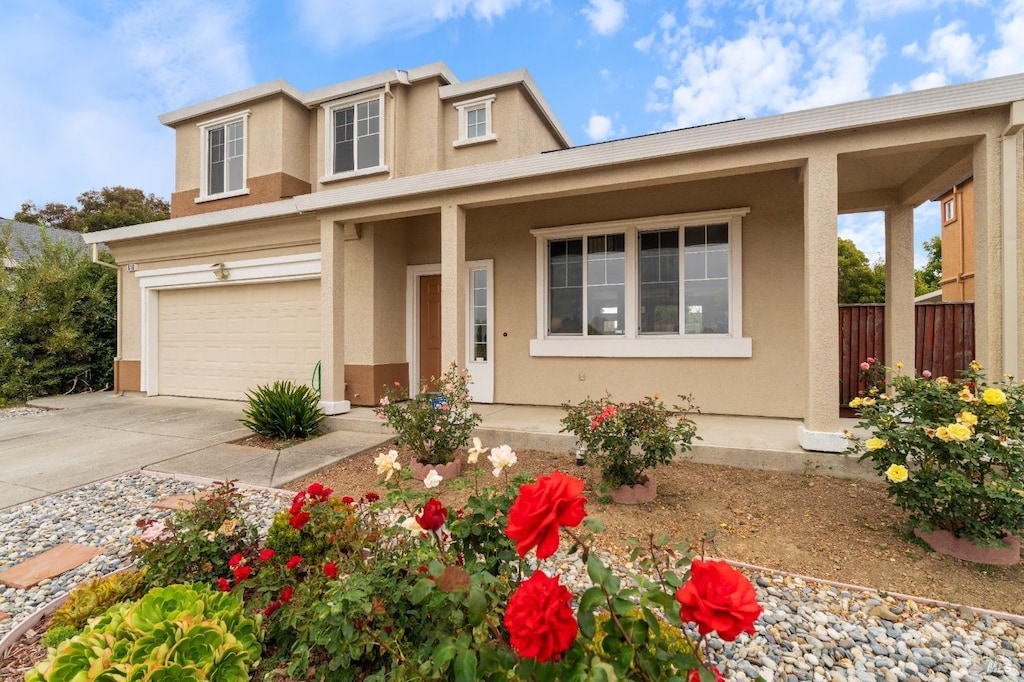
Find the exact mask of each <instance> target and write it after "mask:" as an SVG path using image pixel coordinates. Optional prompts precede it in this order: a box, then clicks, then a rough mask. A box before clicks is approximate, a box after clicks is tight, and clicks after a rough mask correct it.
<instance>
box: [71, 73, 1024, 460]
mask: <svg viewBox="0 0 1024 682" xmlns="http://www.w3.org/2000/svg"><path fill="white" fill-rule="evenodd" d="M160 120H161V121H162V122H163V123H164V124H165V125H167V126H169V127H171V128H173V129H174V130H175V133H176V136H177V159H176V171H177V172H176V186H175V192H174V195H173V198H172V217H171V219H169V220H166V221H163V222H157V223H148V224H145V225H137V226H132V227H124V228H119V229H115V230H109V231H106V232H102V233H97V234H92V235H86V239H87V240H88V241H90V242H103V243H105V244H106V245H107V246H108V247H109V248H110V251H111V253H113V255H114V257H115V258H116V261H117V264H118V266H119V268H120V273H119V287H120V288H119V292H120V297H119V311H118V313H119V320H120V326H119V339H118V359H117V387H118V388H119V389H121V390H126V391H143V392H146V393H149V394H153V395H155V394H171V395H182V396H205V397H215V398H227V399H239V398H242V396H243V392H244V390H245V389H246V388H247V387H252V386H254V385H256V384H257V383H266V382H268V381H271V380H274V379H281V378H290V379H293V380H296V381H300V382H306V381H309V380H310V377H311V375H312V374H313V371H314V367H315V366H316V365H317V363H319V365H320V367H321V372H322V398H323V405H324V407H325V408H326V410H327V411H328V412H330V413H340V412H344V411H346V410H348V409H349V407H350V405H372V404H375V403H376V402H377V400H378V399H379V398H380V396H381V391H382V387H383V386H384V385H385V384H387V383H390V382H393V381H400V382H402V383H412V384H414V385H415V384H416V383H417V382H418V380H419V378H420V377H422V376H429V375H430V374H432V373H437V372H438V371H440V368H441V367H443V366H445V365H447V363H449V362H456V363H458V365H460V366H463V367H468V368H469V370H470V372H471V373H472V375H473V393H474V397H475V399H476V400H478V401H480V402H498V403H518V404H541V405H557V404H560V403H562V402H563V401H567V400H568V401H576V400H579V399H581V398H583V397H585V396H587V395H591V396H597V395H600V394H602V393H604V391H605V390H606V389H607V390H610V391H612V393H613V395H614V397H615V398H617V399H634V398H638V397H640V396H643V395H649V394H653V393H655V392H657V393H660V394H661V395H663V396H673V395H675V394H679V393H693V395H694V397H695V399H696V402H697V403H698V404H699V405H700V406H701V408H702V410H703V411H704V412H707V413H716V414H725V415H753V416H769V417H786V418H793V419H796V420H799V421H800V424H801V426H800V427H799V431H800V442H801V444H802V445H803V446H804V447H805V448H807V449H810V450H822V451H839V450H842V449H843V448H844V447H845V440H844V439H843V437H842V436H841V434H840V433H839V431H840V429H839V421H838V413H837V408H836V404H835V402H836V401H835V393H836V382H837V357H838V328H837V322H836V306H837V281H836V277H837V271H836V236H837V216H838V215H839V214H841V213H847V212H859V211H879V210H881V211H885V214H886V237H887V239H886V242H887V249H886V251H887V253H886V263H887V268H888V275H887V287H886V291H887V292H888V296H889V300H888V302H887V308H886V318H887V320H886V322H887V324H886V329H887V330H889V331H888V338H887V340H886V342H887V349H886V357H888V358H891V359H892V360H893V361H896V360H900V359H902V361H903V362H904V363H905V365H907V366H908V367H909V365H911V364H912V363H913V358H914V352H913V351H914V336H913V320H914V318H913V314H914V313H913V308H914V285H913V252H914V249H913V243H914V238H913V208H914V207H915V206H916V205H918V204H920V203H922V202H924V201H927V200H929V199H931V198H933V197H935V196H936V195H937V193H939V192H940V191H942V190H943V189H945V188H948V187H949V186H950V185H951V184H952V183H954V182H956V181H957V180H958V179H959V178H963V177H964V176H965V175H966V174H968V173H972V174H973V177H974V187H975V198H976V201H975V207H974V225H975V238H974V252H975V256H976V287H977V296H976V299H977V309H976V317H977V321H978V322H977V324H978V329H977V346H978V348H979V349H980V350H979V360H980V361H981V362H982V363H984V364H985V365H987V366H989V367H991V368H992V370H993V371H994V372H995V373H997V374H999V373H1002V372H1004V371H1005V372H1012V373H1015V374H1018V375H1019V374H1020V372H1021V359H1020V358H1021V357H1022V354H1024V349H1022V335H1021V328H1022V318H1021V311H1022V310H1024V305H1022V300H1021V299H1022V293H1021V286H1020V277H1021V274H1020V273H1021V270H1022V267H1024V264H1022V262H1021V250H1020V248H1019V246H1018V244H1019V243H1020V239H1021V231H1022V218H1021V217H1022V215H1024V210H1022V207H1021V202H1022V197H1024V191H1022V189H1021V187H1022V168H1024V163H1022V159H1021V156H1022V147H1024V133H1022V132H1021V130H1022V128H1024V75H1018V76H1009V77H1005V78H1000V79H994V80H988V81H981V82H977V83H969V84H965V85H956V86H951V87H945V88H938V89H934V90H927V91H922V92H915V93H909V94H902V95H894V96H890V97H884V98H880V99H875V100H869V101H863V102H855V103H851V104H843V105H838V106H831V107H825V108H821V109H814V110H808V111H800V112H795V113H789V114H781V115H778V116H771V117H766V118H761V119H754V120H740V121H732V122H727V123H722V124H718V125H711V126H703V127H698V128H692V129H684V130H674V131H669V132H664V133H659V134H654V135H647V136H641V137H636V138H631V139H625V140H617V141H612V142H606V143H602V144H595V145H585V146H579V147H573V146H572V144H571V142H570V139H569V136H568V135H567V133H566V132H565V130H564V129H563V127H562V125H561V124H560V123H559V121H558V119H557V118H556V117H555V115H554V113H553V112H552V111H551V109H550V107H549V106H548V105H547V103H546V101H545V99H544V97H543V95H542V94H541V93H540V92H539V90H538V88H537V86H536V84H535V83H534V82H533V80H532V79H531V78H530V76H529V74H528V73H527V72H526V71H515V72H511V73H506V74H501V75H497V76H492V77H488V78H482V79H479V80H475V81H469V82H460V81H459V80H458V79H457V78H456V77H455V76H454V74H452V73H451V72H450V71H449V69H448V68H447V67H446V66H445V65H444V64H431V65H427V66H423V67H420V68H417V69H411V70H408V71H401V70H392V71H386V72H383V73H379V74H375V75H372V76H368V77H365V78H360V79H357V80H354V81H349V82H345V83H341V84H339V85H334V86H330V87H327V88H323V89H321V90H315V91H312V92H299V91H298V90H296V89H295V88H293V87H292V86H290V85H289V84H287V83H285V82H283V81H275V82H272V83H268V84H265V85H261V86H257V87H254V88H250V89H248V90H243V91H241V92H237V93H234V94H230V95H226V96H224V97H221V98H218V99H214V100H211V101H208V102H203V103H200V104H196V105H194V106H190V107H187V108H184V109H180V110H178V111H174V112H171V113H168V114H164V115H163V116H161V117H160Z"/></svg>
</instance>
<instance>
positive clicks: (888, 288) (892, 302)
mask: <svg viewBox="0 0 1024 682" xmlns="http://www.w3.org/2000/svg"><path fill="white" fill-rule="evenodd" d="M914 319H915V318H914V209H913V208H911V207H910V206H897V207H894V208H890V209H888V210H886V212H885V362H886V364H887V365H889V366H890V367H895V366H896V363H897V362H902V363H903V372H904V374H909V375H910V376H914V373H915V368H914V355H915V334H914ZM922 369H929V368H928V367H923V368H922Z"/></svg>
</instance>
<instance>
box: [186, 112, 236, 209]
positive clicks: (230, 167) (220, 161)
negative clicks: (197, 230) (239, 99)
mask: <svg viewBox="0 0 1024 682" xmlns="http://www.w3.org/2000/svg"><path fill="white" fill-rule="evenodd" d="M248 120H249V111H243V112H239V113H237V114H232V115H230V116H225V117H222V118H218V119H215V120H212V121H204V122H203V123H200V124H198V125H199V140H200V142H199V143H200V159H201V164H202V166H201V169H200V174H199V175H200V178H199V197H198V198H197V199H196V202H201V201H210V200H212V199H222V198H224V197H233V196H238V195H240V194H248V193H249V189H248V188H247V187H246V184H245V178H246V138H247V137H248V135H247V132H248V131H247V130H246V128H247V124H248Z"/></svg>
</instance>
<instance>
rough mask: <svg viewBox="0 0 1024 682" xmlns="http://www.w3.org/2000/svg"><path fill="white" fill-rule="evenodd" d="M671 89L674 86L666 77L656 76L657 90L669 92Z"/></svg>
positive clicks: (655, 84)
mask: <svg viewBox="0 0 1024 682" xmlns="http://www.w3.org/2000/svg"><path fill="white" fill-rule="evenodd" d="M670 87H672V84H671V83H669V81H668V79H667V78H665V77H664V76H656V77H655V78H654V89H655V90H668V89H669V88H670Z"/></svg>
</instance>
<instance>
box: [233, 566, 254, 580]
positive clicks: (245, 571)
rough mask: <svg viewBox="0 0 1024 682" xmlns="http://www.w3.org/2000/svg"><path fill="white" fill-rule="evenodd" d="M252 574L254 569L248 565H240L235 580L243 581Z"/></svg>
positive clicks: (236, 570)
mask: <svg viewBox="0 0 1024 682" xmlns="http://www.w3.org/2000/svg"><path fill="white" fill-rule="evenodd" d="M250 575H252V569H251V568H249V567H248V566H239V567H238V568H236V569H235V582H239V583H240V582H242V581H243V580H245V579H246V578H248V577H249V576H250Z"/></svg>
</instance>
